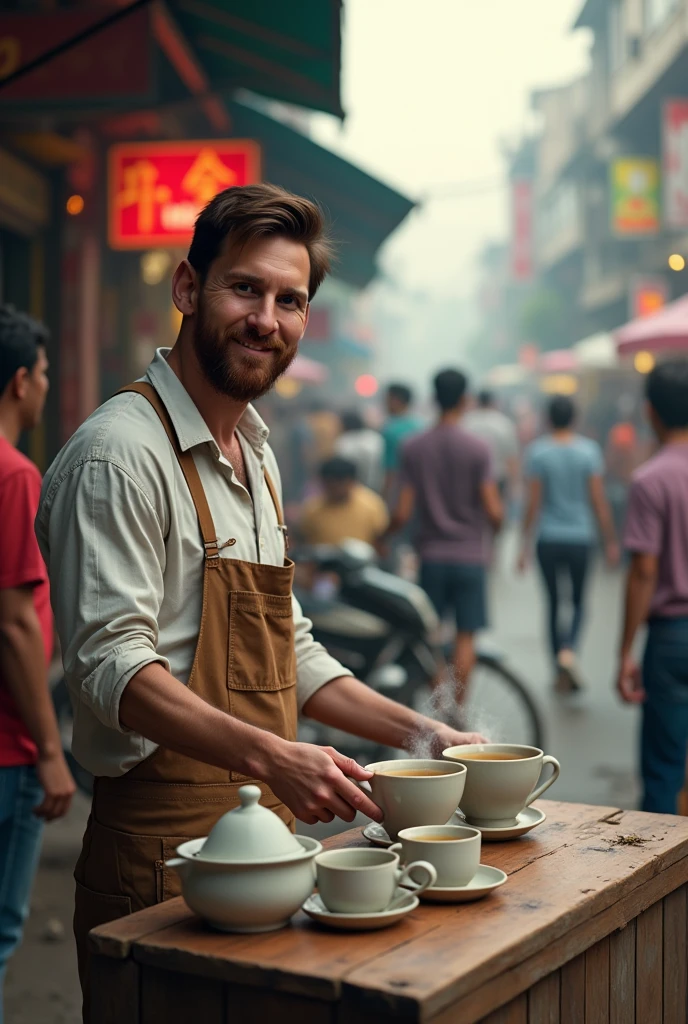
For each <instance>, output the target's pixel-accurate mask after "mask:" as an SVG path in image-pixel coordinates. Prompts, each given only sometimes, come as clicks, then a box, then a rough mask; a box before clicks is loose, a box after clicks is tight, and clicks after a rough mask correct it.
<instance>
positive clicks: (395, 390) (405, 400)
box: [382, 384, 422, 504]
mask: <svg viewBox="0 0 688 1024" xmlns="http://www.w3.org/2000/svg"><path fill="white" fill-rule="evenodd" d="M386 402H387V419H386V420H385V422H384V424H383V426H382V437H383V439H384V445H385V454H384V468H385V481H384V488H383V494H384V496H385V498H386V499H387V501H388V502H390V503H392V504H393V503H394V501H396V497H397V495H396V491H395V487H396V484H397V481H398V477H399V465H400V460H401V447H402V444H403V442H404V441H405V440H406V439H407V438H409V437H411V436H412V435H413V434H417V433H418V432H419V431H420V430H421V427H422V423H421V421H420V419H419V418H418V417H417V416H414V414H413V413H412V411H411V406H412V404H413V392H412V391H411V388H409V387H407V386H406V384H390V385H389V387H388V388H387V395H386Z"/></svg>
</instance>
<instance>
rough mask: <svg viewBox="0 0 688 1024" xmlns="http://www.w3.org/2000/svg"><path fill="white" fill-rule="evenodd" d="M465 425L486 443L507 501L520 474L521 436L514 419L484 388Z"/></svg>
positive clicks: (493, 467) (500, 489) (496, 478)
mask: <svg viewBox="0 0 688 1024" xmlns="http://www.w3.org/2000/svg"><path fill="white" fill-rule="evenodd" d="M463 426H464V429H465V430H468V431H469V432H470V433H471V434H475V436H476V437H481V438H482V439H483V441H485V443H486V444H487V446H488V448H489V449H490V452H491V454H492V473H493V475H494V478H495V480H496V482H497V487H498V488H499V493H500V496H501V498H502V501H504V502H506V501H508V499H509V497H510V496H511V495H512V494H513V492H514V488H515V485H516V481H517V478H518V437H517V435H516V427H515V425H514V423H513V422H512V420H510V419H509V417H508V416H507V415H506V414H505V413H503V412H502V411H501V409H498V408H497V405H496V403H495V399H494V395H493V394H492V392H490V391H481V392H480V393H479V394H478V403H477V406H476V407H475V408H474V409H469V411H468V412H467V413H466V415H465V416H464V419H463Z"/></svg>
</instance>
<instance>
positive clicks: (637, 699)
mask: <svg viewBox="0 0 688 1024" xmlns="http://www.w3.org/2000/svg"><path fill="white" fill-rule="evenodd" d="M616 688H617V690H618V691H619V696H620V697H621V700H623V701H626V703H627V704H642V702H643V701H644V700H645V690H644V689H643V677H642V671H641V668H640V665H638V663H637V662H636V661H635V659H634V658H633V657H632V655H630V654H625V655H622V657H621V662H620V664H619V672H618V675H617V677H616Z"/></svg>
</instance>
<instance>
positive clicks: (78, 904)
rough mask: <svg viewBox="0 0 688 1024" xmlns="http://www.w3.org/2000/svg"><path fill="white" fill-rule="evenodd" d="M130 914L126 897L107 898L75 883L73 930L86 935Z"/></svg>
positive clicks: (107, 896) (104, 894)
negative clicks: (99, 926)
mask: <svg viewBox="0 0 688 1024" xmlns="http://www.w3.org/2000/svg"><path fill="white" fill-rule="evenodd" d="M129 914H131V900H130V898H129V897H128V896H109V895H108V894H107V893H104V892H95V891H94V890H93V889H88V888H87V887H86V886H85V885H82V884H81V882H77V883H76V894H75V901H74V929H75V931H78V932H79V933H80V934H81V935H87V934H88V932H90V931H91V929H92V928H97V927H98V925H101V924H108V923H109V922H110V921H118V920H119V919H120V917H127V916H128V915H129Z"/></svg>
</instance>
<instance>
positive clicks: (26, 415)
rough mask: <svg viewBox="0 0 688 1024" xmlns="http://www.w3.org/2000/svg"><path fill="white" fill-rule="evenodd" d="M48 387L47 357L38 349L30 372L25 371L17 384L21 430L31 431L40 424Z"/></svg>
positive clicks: (41, 349) (43, 351)
mask: <svg viewBox="0 0 688 1024" xmlns="http://www.w3.org/2000/svg"><path fill="white" fill-rule="evenodd" d="M49 386H50V385H49V382H48V357H47V356H46V354H45V349H44V348H39V349H38V359H37V360H36V362H35V363H34V367H33V369H32V370H31V371H30V372H29V371H28V370H25V371H24V372H23V374H22V376H21V378H20V380H19V384H18V396H19V401H20V403H21V404H20V410H21V425H22V429H23V430H33V428H34V427H37V426H38V424H39V423H40V422H41V417H42V415H43V407H44V406H45V399H46V397H47V394H48V388H49Z"/></svg>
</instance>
